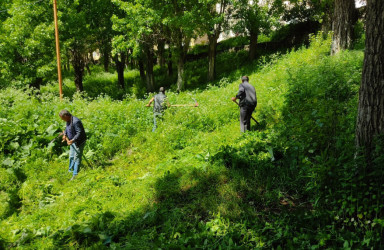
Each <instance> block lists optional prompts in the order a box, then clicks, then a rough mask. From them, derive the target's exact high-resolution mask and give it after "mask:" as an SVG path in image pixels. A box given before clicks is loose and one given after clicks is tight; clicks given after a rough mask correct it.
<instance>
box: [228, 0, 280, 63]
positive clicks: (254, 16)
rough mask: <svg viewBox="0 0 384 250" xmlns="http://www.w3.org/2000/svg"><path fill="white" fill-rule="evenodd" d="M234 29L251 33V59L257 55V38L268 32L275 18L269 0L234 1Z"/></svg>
mask: <svg viewBox="0 0 384 250" xmlns="http://www.w3.org/2000/svg"><path fill="white" fill-rule="evenodd" d="M234 8H235V10H234V19H235V20H236V24H235V26H234V30H235V31H236V32H238V33H246V34H248V35H249V40H250V46H249V56H248V57H249V60H251V61H252V60H254V59H255V57H256V49H257V40H258V37H259V35H260V34H262V33H264V34H267V33H268V32H269V31H270V29H271V27H272V24H273V23H274V21H275V19H274V16H273V13H272V9H271V6H270V3H269V1H266V2H264V3H263V4H259V3H258V1H249V0H236V1H235V2H234Z"/></svg>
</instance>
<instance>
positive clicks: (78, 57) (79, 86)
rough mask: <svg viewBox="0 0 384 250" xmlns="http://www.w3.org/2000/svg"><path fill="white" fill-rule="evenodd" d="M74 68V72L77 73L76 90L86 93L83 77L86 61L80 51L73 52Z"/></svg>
mask: <svg viewBox="0 0 384 250" xmlns="http://www.w3.org/2000/svg"><path fill="white" fill-rule="evenodd" d="M72 57H73V58H72V66H73V70H74V72H75V85H76V90H77V91H78V92H82V91H84V87H83V75H84V67H85V60H84V55H83V54H82V53H81V52H80V50H79V49H76V48H75V49H73V50H72Z"/></svg>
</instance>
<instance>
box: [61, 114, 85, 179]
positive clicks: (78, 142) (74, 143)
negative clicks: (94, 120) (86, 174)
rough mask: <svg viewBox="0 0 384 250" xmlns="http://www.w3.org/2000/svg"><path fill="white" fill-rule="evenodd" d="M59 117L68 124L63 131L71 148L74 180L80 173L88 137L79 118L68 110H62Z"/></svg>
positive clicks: (70, 159)
mask: <svg viewBox="0 0 384 250" xmlns="http://www.w3.org/2000/svg"><path fill="white" fill-rule="evenodd" d="M59 116H60V118H61V119H62V120H63V121H65V122H66V127H65V130H64V131H63V141H66V142H67V144H68V145H69V146H70V150H69V172H71V173H73V176H72V178H71V180H73V179H75V178H76V176H77V174H78V172H79V168H80V164H81V157H82V156H83V151H84V146H85V142H86V140H87V135H86V134H85V130H84V127H83V124H82V123H81V121H80V120H79V118H77V117H75V116H72V115H71V113H69V111H68V110H65V109H64V110H62V111H61V112H60V113H59Z"/></svg>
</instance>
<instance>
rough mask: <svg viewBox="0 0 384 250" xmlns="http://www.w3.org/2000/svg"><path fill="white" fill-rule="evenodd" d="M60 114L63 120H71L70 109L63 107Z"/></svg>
mask: <svg viewBox="0 0 384 250" xmlns="http://www.w3.org/2000/svg"><path fill="white" fill-rule="evenodd" d="M59 116H60V118H61V120H63V121H66V122H69V121H70V120H71V117H72V115H71V113H69V111H68V110H66V109H63V110H62V111H60V113H59Z"/></svg>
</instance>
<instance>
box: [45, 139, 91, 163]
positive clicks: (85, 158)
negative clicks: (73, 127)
mask: <svg viewBox="0 0 384 250" xmlns="http://www.w3.org/2000/svg"><path fill="white" fill-rule="evenodd" d="M63 135H64V133H63V132H61V133H60V134H59V135H58V136H56V137H55V138H54V139H53V140H52V141H51V142H50V143H52V142H54V141H56V140H57V139H58V138H59V137H60V136H63ZM65 138H66V140H67V142H68V138H67V137H65ZM71 146H72V145H71ZM73 149H74V150H75V152H76V153H77V154H80V152H79V151H78V150H77V149H76V148H75V147H73ZM83 157H84V160H85V162H86V163H87V164H88V166H89V167H90V168H92V169H94V168H93V165H92V164H90V163H89V161H88V159H87V157H85V155H84V154H83Z"/></svg>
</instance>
